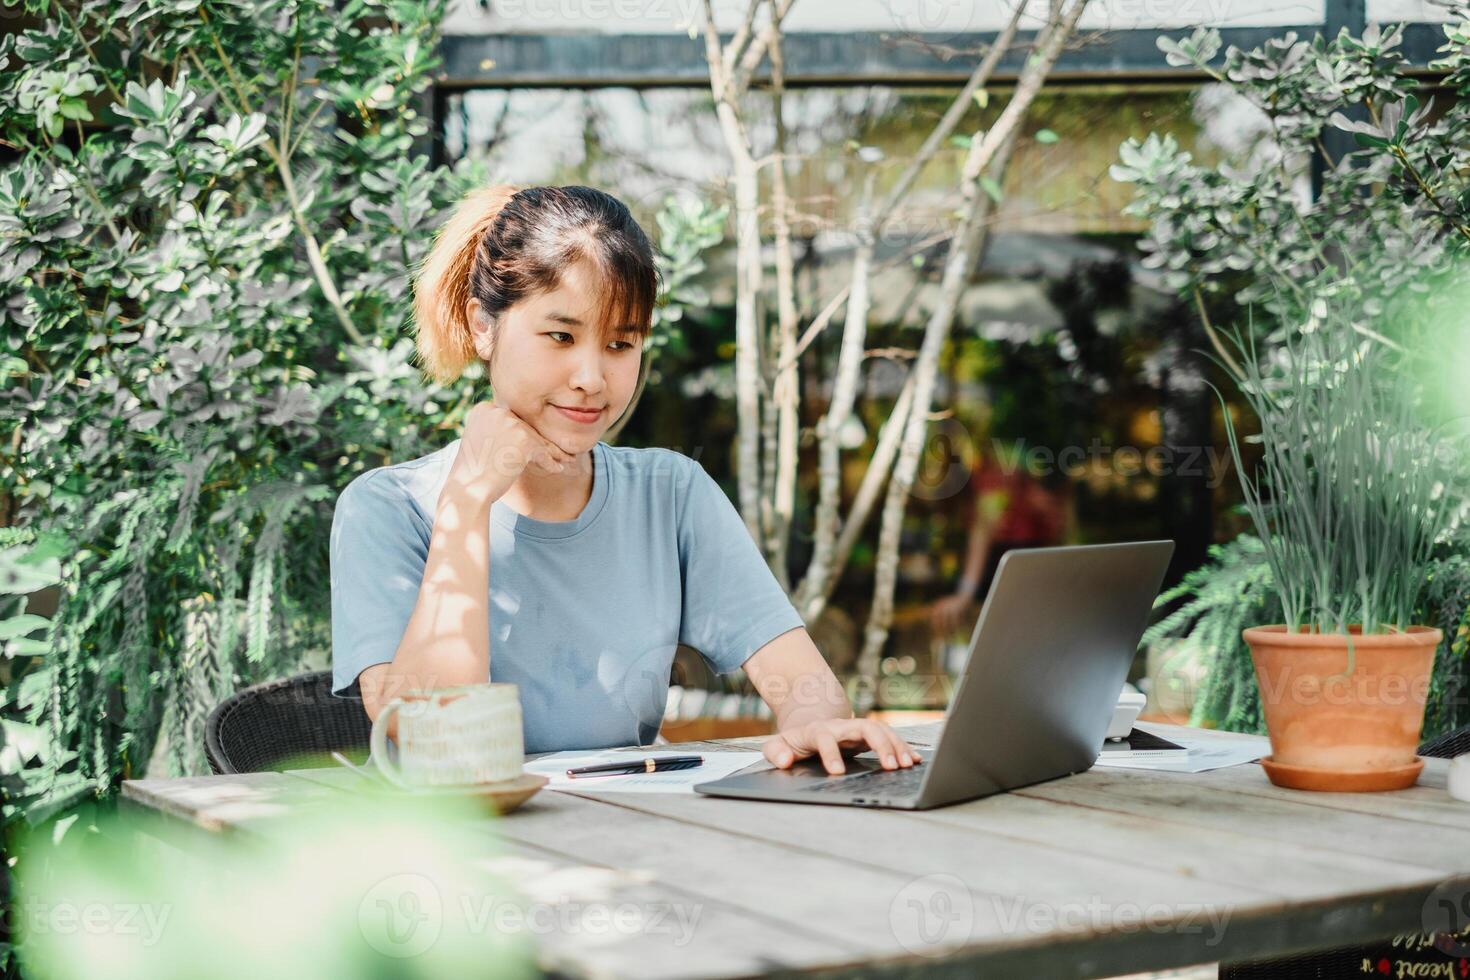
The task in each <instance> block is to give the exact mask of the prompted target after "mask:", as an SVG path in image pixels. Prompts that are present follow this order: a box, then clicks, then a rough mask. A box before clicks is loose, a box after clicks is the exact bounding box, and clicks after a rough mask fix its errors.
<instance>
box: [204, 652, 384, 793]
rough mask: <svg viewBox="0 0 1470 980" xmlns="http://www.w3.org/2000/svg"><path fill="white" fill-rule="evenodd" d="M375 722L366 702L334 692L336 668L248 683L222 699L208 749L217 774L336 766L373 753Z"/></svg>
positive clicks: (207, 736)
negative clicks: (337, 755) (342, 759)
mask: <svg viewBox="0 0 1470 980" xmlns="http://www.w3.org/2000/svg"><path fill="white" fill-rule="evenodd" d="M371 732H372V723H371V722H370V721H368V716H367V712H365V711H364V710H363V708H362V702H361V701H352V700H348V699H346V698H339V697H335V696H333V694H332V673H331V671H326V670H323V671H315V672H312V673H308V674H298V675H296V676H295V677H288V678H286V679H285V680H279V681H268V682H266V683H264V684H257V685H255V686H254V687H247V688H245V689H244V690H243V691H237V692H236V693H235V694H233V695H231V696H230V697H228V698H226V699H225V700H224V701H221V702H220V703H219V704H218V705H216V706H215V709H214V710H213V711H211V712H210V713H209V720H208V722H207V723H206V724H205V726H204V753H205V755H206V756H207V757H208V758H209V766H210V768H211V769H213V770H214V771H215V772H216V773H221V774H229V773H240V772H280V771H282V770H285V769H314V768H319V767H323V766H334V765H336V764H337V763H336V762H335V761H334V760H333V759H332V755H331V753H332V752H333V751H337V752H341V753H342V754H343V755H345V756H346V757H347V758H348V759H351V760H352V761H353V762H358V763H360V762H363V761H364V760H366V758H367V755H368V736H369V735H370V734H371Z"/></svg>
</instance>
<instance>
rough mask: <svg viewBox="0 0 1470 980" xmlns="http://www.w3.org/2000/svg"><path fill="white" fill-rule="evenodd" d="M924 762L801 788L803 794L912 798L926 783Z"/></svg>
mask: <svg viewBox="0 0 1470 980" xmlns="http://www.w3.org/2000/svg"><path fill="white" fill-rule="evenodd" d="M928 764H929V763H927V762H922V763H920V764H919V765H917V766H909V767H908V768H907V769H873V770H870V771H868V772H859V773H853V774H852V775H850V776H833V777H829V778H827V779H824V780H822V781H820V782H814V783H811V784H810V785H807V786H803V787H801V792H803V793H880V794H883V795H891V796H912V795H913V794H915V793H917V792H918V791H919V787H920V786H921V785H922V784H923V782H924V767H925V766H927V765H928Z"/></svg>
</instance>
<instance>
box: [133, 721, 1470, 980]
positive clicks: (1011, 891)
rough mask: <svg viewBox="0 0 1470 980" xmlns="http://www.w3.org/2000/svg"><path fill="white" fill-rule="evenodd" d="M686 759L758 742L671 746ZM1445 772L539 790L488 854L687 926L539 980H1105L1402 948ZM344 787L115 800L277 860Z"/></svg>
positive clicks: (186, 787) (189, 781)
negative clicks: (306, 805)
mask: <svg viewBox="0 0 1470 980" xmlns="http://www.w3.org/2000/svg"><path fill="white" fill-rule="evenodd" d="M1146 727H1149V728H1151V729H1152V730H1154V731H1156V732H1158V733H1160V734H1163V735H1165V736H1166V737H1168V736H1169V734H1170V732H1171V731H1174V732H1178V731H1181V729H1178V728H1175V727H1174V726H1169V725H1150V726H1146ZM900 731H902V729H900ZM1189 732H1190V734H1191V735H1194V736H1197V737H1198V736H1204V737H1214V738H1241V737H1244V736H1235V735H1229V734H1224V733H1214V732H1199V731H1197V730H1193V729H1191V730H1189ZM694 745H697V746H698V748H699V750H700V751H722V750H726V749H732V748H734V749H751V748H759V745H760V740H759V739H727V740H724V741H721V742H705V743H691V746H683V745H681V746H680V747H681V748H685V747H692V746H694ZM762 765H763V763H762ZM1447 769H1448V763H1447V762H1446V761H1445V760H1440V759H1429V760H1428V764H1427V766H1426V767H1425V770H1424V774H1423V776H1422V777H1421V779H1420V781H1419V785H1417V786H1415V787H1413V788H1411V789H1408V790H1403V791H1399V792H1392V793H1365V794H1332V793H1304V792H1294V791H1289V790H1282V789H1277V788H1276V787H1273V786H1272V785H1271V784H1270V783H1269V782H1267V780H1266V777H1265V774H1264V773H1263V772H1262V771H1261V768H1260V766H1259V765H1256V764H1249V765H1243V766H1236V767H1233V768H1228V769H1220V770H1215V771H1213V772H1206V773H1199V774H1189V775H1186V774H1179V773H1160V772H1147V771H1136V770H1123V769H1105V768H1094V769H1092V770H1091V771H1089V772H1086V773H1082V774H1079V775H1076V776H1071V777H1068V778H1064V779H1060V780H1053V781H1051V782H1047V783H1042V784H1039V785H1036V786H1031V787H1028V788H1026V789H1022V790H1018V791H1016V792H1012V793H1008V794H1003V795H999V796H992V797H989V798H986V799H980V800H972V801H970V802H968V803H961V804H956V805H952V806H947V807H941V808H939V809H935V810H928V811H923V812H903V811H896V810H873V809H862V808H853V807H835V806H821V805H809V804H787V803H763V802H757V801H746V800H722V799H716V798H710V797H705V796H700V795H693V796H691V795H687V794H685V795H679V794H658V795H632V794H604V795H597V794H595V793H592V792H587V793H575V794H573V793H564V792H559V791H550V790H543V791H542V792H540V793H538V794H537V795H536V796H535V797H533V798H532V799H531V800H530V801H528V802H527V803H526V804H525V805H524V806H523V807H522V808H521V809H520V810H518V811H516V812H515V813H513V814H510V815H508V816H506V817H504V818H501V819H500V820H498V821H494V822H493V828H492V827H491V821H487V822H486V832H487V834H489V833H492V832H493V833H495V834H496V835H497V836H498V837H499V839H500V840H501V841H503V842H504V845H505V847H506V848H508V849H509V851H510V852H511V853H513V854H518V855H523V856H526V857H529V858H534V859H537V860H538V861H539V862H541V863H542V864H541V866H544V867H551V868H555V869H566V868H572V867H584V868H585V867H588V866H592V867H596V868H604V869H621V870H622V871H626V872H632V873H633V874H630V875H629V876H628V879H629V880H628V883H627V885H626V887H625V888H623V889H622V890H621V891H620V892H619V897H620V898H622V899H625V900H627V901H634V902H642V903H646V904H650V905H652V904H662V905H666V906H668V907H669V908H683V909H690V908H693V909H697V910H698V913H699V915H698V919H697V925H696V927H695V928H694V929H693V932H692V935H689V936H686V937H683V939H682V941H681V942H679V943H677V944H676V943H674V942H672V941H671V935H670V933H669V932H667V931H663V932H660V933H657V934H654V933H651V932H641V931H634V932H631V933H629V934H625V935H620V936H618V937H616V938H615V940H613V941H610V940H609V939H608V937H606V936H601V937H598V938H596V939H595V940H594V939H591V938H589V937H586V936H582V935H573V934H565V933H561V932H550V933H543V934H541V935H538V936H537V937H536V938H535V940H534V941H535V945H536V950H537V952H536V955H537V958H538V961H539V962H540V965H541V966H542V967H543V968H544V969H546V970H548V971H551V972H555V973H558V974H565V975H569V976H585V977H593V976H596V977H623V976H627V977H638V978H659V977H736V976H754V975H770V974H782V973H785V974H794V973H796V972H798V971H799V972H801V973H803V974H810V973H824V974H839V973H840V974H842V975H846V976H857V975H862V976H879V975H905V976H907V975H919V974H924V975H940V974H944V975H951V976H966V977H968V976H976V975H985V976H1002V977H1011V976H1026V977H1064V976H1065V977H1104V976H1113V975H1116V974H1120V973H1128V972H1134V971H1142V970H1158V969H1167V968H1171V967H1181V966H1187V965H1190V964H1196V963H1208V962H1215V961H1219V960H1235V959H1253V958H1265V957H1269V956H1273V955H1279V954H1284V953H1287V952H1290V951H1296V950H1302V949H1308V948H1315V947H1330V946H1341V945H1351V944H1356V943H1363V942H1367V941H1370V940H1374V939H1377V938H1386V937H1388V936H1391V935H1393V934H1395V933H1399V932H1410V931H1419V930H1420V929H1421V928H1422V927H1421V922H1422V921H1423V918H1422V917H1423V915H1424V914H1425V907H1426V902H1427V901H1428V900H1429V899H1430V898H1431V896H1432V895H1433V897H1435V898H1437V897H1438V896H1439V895H1441V894H1444V890H1445V889H1446V888H1450V889H1452V894H1455V895H1462V894H1464V892H1465V890H1466V889H1470V804H1466V803H1461V802H1458V801H1456V800H1455V799H1453V798H1452V797H1450V796H1449V794H1448V793H1447V792H1446V789H1445V784H1446V773H1447ZM359 779H360V777H357V776H356V775H355V774H353V773H350V772H348V771H346V770H302V771H297V772H294V773H285V774H276V773H254V774H247V775H239V776H202V777H192V778H186V779H164V780H158V779H144V780H130V781H128V782H126V783H124V785H123V798H124V800H125V801H127V804H128V805H129V806H141V807H144V808H147V809H149V810H156V811H161V812H164V813H167V814H170V815H172V816H175V817H178V818H180V819H181V820H182V821H186V822H188V823H190V824H193V825H195V826H198V827H204V828H207V829H209V830H212V831H217V832H225V833H240V834H246V835H257V834H260V835H265V836H269V837H273V838H280V837H285V838H286V840H288V841H289V835H290V829H289V828H290V820H289V819H282V817H283V816H287V817H289V813H286V814H283V813H282V809H283V808H282V807H281V806H279V805H277V804H276V801H277V800H279V799H280V798H281V797H282V796H283V795H285V794H287V793H288V791H289V790H291V789H292V788H293V787H294V788H295V789H297V790H300V789H302V788H303V787H304V788H306V789H307V790H308V791H309V792H311V793H315V794H317V795H316V796H315V797H313V798H314V799H317V800H319V801H322V802H324V803H326V804H333V803H335V804H336V805H337V806H339V807H340V805H341V803H342V802H345V801H346V800H347V799H348V797H346V796H345V795H344V794H348V793H352V792H353V791H354V790H355V788H356V785H357V781H358V780H359ZM292 798H293V799H295V798H297V797H292ZM285 809H287V810H289V807H287V808H285ZM640 873H641V874H640ZM1437 886H1438V888H1439V891H1438V892H1436V891H1435V890H1436V887H1437ZM1453 889H1459V890H1458V891H1453Z"/></svg>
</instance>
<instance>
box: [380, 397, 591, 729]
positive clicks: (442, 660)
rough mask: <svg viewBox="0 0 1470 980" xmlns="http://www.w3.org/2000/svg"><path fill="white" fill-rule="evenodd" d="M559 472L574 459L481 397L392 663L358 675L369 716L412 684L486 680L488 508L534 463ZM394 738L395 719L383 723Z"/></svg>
mask: <svg viewBox="0 0 1470 980" xmlns="http://www.w3.org/2000/svg"><path fill="white" fill-rule="evenodd" d="M533 459H535V460H536V465H538V466H541V467H543V469H545V468H548V467H549V468H554V469H555V470H556V471H558V472H560V471H561V470H562V468H564V467H565V466H566V465H568V464H570V463H571V462H572V461H573V460H572V457H570V456H568V455H567V454H566V453H565V452H563V451H562V450H561V449H559V448H558V447H556V446H555V445H553V444H552V443H550V442H548V441H547V440H546V439H545V438H544V437H543V436H541V435H540V433H538V432H536V431H535V430H534V429H532V428H531V427H530V426H528V425H527V424H526V423H525V422H523V421H522V420H521V419H520V418H519V417H518V416H516V415H515V414H514V413H512V412H511V411H510V410H509V409H506V408H502V407H500V406H498V405H496V404H495V403H494V402H493V401H491V402H480V403H478V404H477V405H475V406H474V407H473V408H471V409H470V411H469V415H468V416H467V417H466V419H465V429H464V434H463V436H462V437H461V438H460V447H459V452H458V453H457V454H456V455H455V459H454V464H453V465H452V466H451V467H450V471H449V476H448V478H447V479H446V480H445V482H444V488H443V489H442V490H440V491H439V500H438V503H437V505H436V508H435V513H434V529H433V531H432V532H431V534H430V538H429V553H428V557H427V558H426V559H425V561H424V575H423V580H422V582H421V583H420V584H419V593H418V601H417V602H416V603H415V604H414V607H413V613H412V615H410V617H409V620H408V625H407V626H406V627H405V628H404V631H403V638H402V639H401V640H400V641H399V642H398V649H397V651H396V652H395V653H394V654H393V660H392V661H391V662H389V663H386V664H376V665H374V666H372V667H369V668H367V669H366V670H364V671H362V673H360V674H359V675H358V686H359V688H360V690H361V691H362V706H363V709H364V710H365V711H367V715H368V717H369V718H371V719H373V720H374V721H376V720H377V718H378V713H379V712H380V711H382V709H383V706H384V705H386V704H387V703H388V702H390V701H392V700H393V699H394V698H395V697H398V696H400V695H402V694H403V693H404V692H406V691H411V690H432V689H437V688H443V687H456V686H459V685H462V684H483V683H485V680H486V678H487V677H489V675H490V510H491V507H492V506H493V505H494V503H495V501H497V500H499V499H500V498H501V497H502V496H503V495H504V494H505V492H506V490H508V489H509V488H510V487H511V485H512V484H513V483H514V482H515V481H516V479H517V478H518V477H519V476H520V474H521V472H522V471H523V470H524V469H525V468H526V467H527V466H528V465H531V462H532V460H533ZM388 736H389V737H390V738H392V739H394V740H395V741H396V740H397V737H398V718H397V716H394V717H393V718H392V719H390V720H389V723H388Z"/></svg>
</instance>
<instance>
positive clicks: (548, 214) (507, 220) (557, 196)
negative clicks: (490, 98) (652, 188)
mask: <svg viewBox="0 0 1470 980" xmlns="http://www.w3.org/2000/svg"><path fill="white" fill-rule="evenodd" d="M584 260H585V261H588V262H590V263H592V265H593V266H594V267H595V268H596V269H597V270H598V272H600V273H601V275H602V278H603V281H604V282H605V283H606V286H607V288H606V289H605V290H604V292H603V299H602V302H601V303H600V304H599V306H598V309H597V311H596V316H597V322H598V323H600V324H601V325H602V328H603V329H604V330H605V331H607V332H608V333H609V334H611V333H612V331H613V330H614V329H615V328H617V327H621V326H631V327H633V328H634V329H635V330H636V331H637V333H638V335H639V336H641V337H645V338H646V337H647V336H648V333H649V331H650V330H651V329H652V326H653V307H654V302H655V300H656V299H657V296H658V287H659V273H658V267H657V266H656V265H655V264H654V259H653V246H652V245H651V244H649V241H648V236H647V235H645V234H644V232H643V229H642V228H641V227H639V225H638V222H637V221H635V220H633V216H632V215H631V214H630V213H629V212H628V209H627V207H626V206H625V205H624V204H623V202H621V201H619V200H618V199H617V198H615V197H613V196H612V195H611V194H607V193H604V192H603V191H599V190H596V189H594V188H591V187H583V186H581V185H572V186H569V187H524V188H516V187H513V186H511V185H509V184H500V185H497V186H494V187H485V188H481V189H480V190H477V191H472V192H471V193H470V194H468V195H466V196H465V198H464V199H463V200H462V201H460V202H459V205H458V206H457V207H456V208H455V210H454V213H453V214H452V215H450V217H449V220H448V221H446V222H445V223H444V226H443V227H442V228H441V229H440V230H439V234H438V237H437V238H436V239H435V242H434V247H433V249H432V250H431V251H430V252H429V255H428V257H427V258H426V259H425V260H424V263H423V265H422V266H421V267H420V269H419V274H418V277H417V281H416V284H415V291H414V323H415V330H416V333H417V346H418V359H419V366H420V367H421V368H422V369H423V370H424V372H425V373H427V374H429V375H430V376H432V377H433V378H435V379H436V380H438V381H440V382H441V383H444V384H449V383H451V382H453V381H454V380H456V379H457V378H458V377H459V376H460V375H461V374H462V373H463V372H464V369H465V368H466V367H468V366H469V365H471V364H473V363H474V362H475V361H476V360H478V357H477V355H476V352H475V346H474V341H473V340H472V338H471V335H470V328H469V322H468V320H467V319H466V316H465V307H466V306H467V304H468V303H469V301H470V299H472V298H473V299H478V300H479V301H480V304H481V307H482V308H483V309H484V311H485V313H486V314H488V315H489V316H490V317H491V318H492V323H493V327H492V329H494V330H498V329H499V323H500V320H499V318H500V314H501V313H504V312H505V311H506V310H508V309H510V308H511V307H512V306H514V305H515V304H516V303H518V302H520V301H521V300H522V299H524V298H525V297H527V296H531V295H535V294H537V293H542V292H547V291H550V290H553V289H556V288H557V287H558V285H560V282H561V274H562V271H563V270H564V269H566V268H567V267H568V266H570V265H572V264H574V263H576V262H578V261H584Z"/></svg>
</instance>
